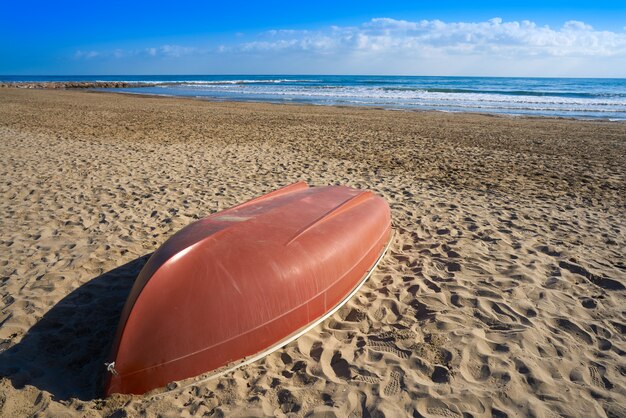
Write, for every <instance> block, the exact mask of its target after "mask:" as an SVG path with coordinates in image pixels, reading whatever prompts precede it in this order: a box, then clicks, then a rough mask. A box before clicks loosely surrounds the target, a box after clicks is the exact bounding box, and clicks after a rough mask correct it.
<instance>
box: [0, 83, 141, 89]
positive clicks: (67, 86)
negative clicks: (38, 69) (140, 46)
mask: <svg viewBox="0 0 626 418" xmlns="http://www.w3.org/2000/svg"><path fill="white" fill-rule="evenodd" d="M148 86H151V84H148V83H139V82H137V83H133V82H128V81H45V82H30V81H29V82H15V83H0V88H7V87H15V88H20V89H94V88H98V89H119V88H128V87H148Z"/></svg>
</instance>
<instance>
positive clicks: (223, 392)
mask: <svg viewBox="0 0 626 418" xmlns="http://www.w3.org/2000/svg"><path fill="white" fill-rule="evenodd" d="M625 162H626V124H624V123H610V122H583V121H572V120H558V119H531V118H507V117H493V116H484V115H471V114H446V113H431V112H399V111H386V110H377V109H356V108H337V107H313V106H299V105H290V106H284V105H271V104H252V103H230V102H224V103H213V102H205V101H199V100H191V99H172V98H151V97H135V96H128V95H119V94H105V93H94V92H84V91H81V92H77V91H36V90H33V91H30V90H29V91H25V90H15V89H2V90H1V91H0V248H1V251H0V278H1V281H0V295H1V296H2V301H1V302H0V306H1V307H2V309H1V311H0V376H1V377H2V379H1V380H0V415H2V416H6V417H16V416H33V415H36V416H55V417H56V416H70V417H73V416H76V417H83V416H85V417H97V416H113V417H124V416H148V417H152V416H164V417H178V416H217V417H219V416H283V415H290V416H315V417H333V416H337V417H348V416H371V417H380V416H386V417H396V416H413V417H422V416H423V417H491V416H493V417H515V416H536V417H557V416H601V417H604V416H609V417H624V416H626V378H625V375H626V361H625V358H626V357H625V354H626V343H625V338H624V334H625V332H626V309H625V306H626V303H625V302H626V291H625V285H626V259H625V256H624V254H626V203H625V202H626V164H625ZM297 180H305V181H307V182H309V183H310V184H312V185H325V184H339V183H340V184H347V185H350V186H354V187H360V188H369V189H372V190H374V191H375V192H377V193H379V194H380V195H382V196H384V197H385V198H386V199H387V200H388V201H389V203H390V205H391V208H392V216H393V226H394V229H395V236H394V239H393V243H392V245H391V248H390V250H389V252H388V254H387V256H386V257H385V258H384V260H383V261H382V263H381V265H380V267H379V268H378V269H377V271H376V272H375V274H373V276H372V277H371V279H370V280H369V281H368V282H367V283H366V284H365V286H364V287H363V288H362V290H361V291H360V292H359V293H358V294H357V295H356V296H355V297H354V298H353V299H352V300H351V301H350V302H348V304H347V305H346V306H344V307H343V308H342V309H341V310H339V311H338V312H337V313H336V314H334V315H333V316H332V317H331V318H329V319H328V320H326V321H325V322H324V323H323V324H321V325H320V326H318V327H316V328H315V329H314V330H312V331H310V332H308V333H307V334H306V335H304V336H302V337H301V338H299V339H298V340H297V341H295V342H293V343H291V344H289V345H288V346H286V347H285V348H283V349H280V350H278V351H277V352H275V353H273V354H271V355H270V356H268V357H266V358H265V359H263V360H261V361H259V362H257V363H254V364H252V365H249V366H246V367H244V368H241V369H239V370H237V371H235V372H233V373H231V374H230V375H227V376H224V377H222V378H219V379H217V380H214V381H209V382H205V383H199V384H191V385H190V386H189V387H186V388H184V389H174V390H173V391H171V392H168V393H163V394H157V395H156V396H121V395H116V396H113V397H111V398H108V399H101V398H100V397H99V395H98V390H99V389H98V388H99V386H98V385H99V381H100V379H101V377H102V373H103V370H104V367H103V364H102V363H103V362H104V359H105V357H106V355H107V352H108V349H109V345H110V343H111V340H112V338H113V333H114V331H115V328H116V326H117V320H118V316H119V311H120V309H121V306H122V305H123V303H124V300H125V298H126V295H127V294H128V291H129V289H130V287H131V286H132V283H133V280H134V278H135V277H136V275H137V274H138V272H139V270H140V269H141V267H142V265H143V264H144V263H145V262H146V260H147V258H148V257H149V255H150V254H151V252H152V251H154V250H155V249H156V248H157V247H158V246H159V245H160V244H161V243H162V242H163V241H164V240H165V239H167V238H168V237H169V236H171V235H172V234H173V233H175V232H176V231H177V230H179V229H180V228H182V227H183V226H185V225H187V224H189V223H190V222H192V221H194V220H195V219H198V218H200V217H203V216H205V215H207V214H210V213H213V212H216V211H219V210H222V209H225V208H227V207H229V206H231V205H234V204H236V203H239V202H242V201H244V200H246V199H248V198H251V197H254V196H258V195H260V194H262V193H264V192H267V191H270V190H272V189H274V188H277V187H279V186H282V185H286V184H289V183H291V182H294V181H297ZM198 321H199V322H201V321H202V319H201V318H198Z"/></svg>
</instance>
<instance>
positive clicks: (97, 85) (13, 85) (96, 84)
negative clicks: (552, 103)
mask: <svg viewBox="0 0 626 418" xmlns="http://www.w3.org/2000/svg"><path fill="white" fill-rule="evenodd" d="M164 83H166V82H164ZM154 86H155V84H151V83H145V82H129V81H77V82H65V81H52V82H6V83H0V89H28V90H31V89H32V90H63V91H65V90H68V91H72V90H74V91H81V90H83V91H91V92H99V93H113V94H128V95H135V96H148V97H172V98H181V99H194V100H205V101H211V102H239V103H268V104H277V105H304V106H329V107H339V108H343V107H346V108H357V109H378V110H393V111H406V112H441V113H460V114H476V115H487V116H499V117H504V118H531V119H532V118H540V119H544V118H545V119H564V120H580V121H600V122H604V121H605V122H617V123H626V118H625V119H611V118H600V117H598V118H591V117H589V118H585V117H573V116H571V117H568V116H552V115H527V114H523V113H517V114H516V113H497V112H470V111H455V110H443V109H442V110H438V109H419V108H409V107H392V106H380V105H373V106H367V105H340V104H323V103H306V102H303V101H298V100H293V101H286V100H284V101H272V100H254V99H250V100H243V99H242V100H235V99H230V98H229V99H220V98H217V97H210V96H204V97H199V96H182V95H181V96H177V95H173V94H156V93H137V92H128V91H115V90H114V89H122V88H150V87H154ZM105 89H109V90H105Z"/></svg>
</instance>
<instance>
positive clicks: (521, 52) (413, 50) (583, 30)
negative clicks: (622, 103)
mask: <svg viewBox="0 0 626 418" xmlns="http://www.w3.org/2000/svg"><path fill="white" fill-rule="evenodd" d="M261 38H265V39H256V40H253V41H250V42H246V43H242V44H240V45H239V47H240V49H241V50H242V51H255V50H256V51H272V50H274V51H284V50H303V51H313V52H314V51H319V52H325V53H328V52H331V51H334V52H371V53H382V54H391V53H403V54H407V55H412V54H413V55H419V56H428V55H432V54H437V55H439V54H442V53H446V54H478V55H482V54H497V55H505V56H541V55H543V56H576V57H584V56H619V55H626V34H623V33H615V32H609V31H598V30H594V29H593V28H592V27H591V26H590V25H587V24H585V23H584V22H579V21H573V20H572V21H568V22H565V24H564V25H563V26H562V27H561V28H557V29H553V28H550V27H549V26H538V25H537V24H535V23H534V22H530V21H527V20H523V21H521V22H518V21H511V22H506V21H503V20H502V19H501V18H493V19H490V20H488V21H484V22H443V21H441V20H421V21H418V22H411V21H407V20H396V19H391V18H375V19H371V20H370V21H368V22H365V23H363V24H361V25H360V26H353V27H350V26H346V27H340V26H332V27H330V28H328V29H324V30H318V31H294V30H273V31H269V32H266V33H265V34H262V35H261Z"/></svg>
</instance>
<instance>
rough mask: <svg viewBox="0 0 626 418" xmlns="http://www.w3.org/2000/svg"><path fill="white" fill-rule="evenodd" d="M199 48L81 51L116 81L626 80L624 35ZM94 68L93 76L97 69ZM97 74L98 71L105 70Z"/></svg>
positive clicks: (299, 38) (473, 28)
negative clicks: (203, 76) (312, 77)
mask: <svg viewBox="0 0 626 418" xmlns="http://www.w3.org/2000/svg"><path fill="white" fill-rule="evenodd" d="M220 41H221V43H217V40H216V39H211V38H207V39H205V40H197V41H196V42H194V43H193V44H188V45H177V44H173V43H172V44H165V45H160V46H159V45H149V44H148V45H145V46H144V47H141V48H138V47H134V48H119V49H111V50H80V51H76V52H75V54H74V58H75V59H76V60H80V61H83V63H84V66H85V67H86V68H87V67H88V66H89V65H92V67H93V66H95V65H96V64H98V65H104V64H108V65H109V67H107V68H115V70H111V71H113V72H118V73H124V72H127V71H130V70H132V71H139V70H137V69H138V68H146V69H148V70H149V71H154V70H155V68H156V69H157V71H161V72H171V73H189V72H194V73H236V74H241V73H276V74H278V73H295V74H311V73H329V74H341V73H343V74H402V75H407V74H416V75H502V76H512V75H517V76H556V77H559V76H571V77H594V76H603V77H625V76H626V31H617V32H614V31H607V30H599V29H597V28H594V27H592V26H590V25H588V24H586V23H585V22H580V21H574V20H570V21H566V22H564V23H563V24H562V25H560V26H559V27H550V26H545V25H539V24H537V23H535V22H532V21H529V20H520V21H505V20H503V19H501V18H498V17H495V18H493V19H490V20H486V21H480V22H444V21H441V20H419V21H408V20H399V19H392V18H388V17H379V18H374V19H371V20H369V21H366V22H363V23H362V24H360V25H355V26H329V27H326V28H322V29H316V30H292V29H275V30H270V31H266V32H262V33H257V34H250V33H246V34H242V33H237V34H234V35H233V36H232V37H231V38H230V39H227V40H224V39H220ZM92 67H89V68H92ZM98 68H100V67H98Z"/></svg>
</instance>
